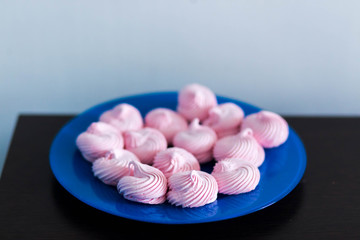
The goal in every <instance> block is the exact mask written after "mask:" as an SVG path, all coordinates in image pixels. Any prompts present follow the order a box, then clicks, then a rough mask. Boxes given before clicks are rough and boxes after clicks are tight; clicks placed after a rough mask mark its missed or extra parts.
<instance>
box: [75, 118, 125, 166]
mask: <svg viewBox="0 0 360 240" xmlns="http://www.w3.org/2000/svg"><path fill="white" fill-rule="evenodd" d="M76 146H77V147H78V148H79V150H80V152H81V154H82V156H83V157H84V158H85V159H86V160H88V161H89V162H93V161H95V160H96V159H98V158H100V157H103V156H105V154H106V153H107V152H108V151H111V150H115V149H123V148H124V139H123V137H122V135H121V134H120V132H119V131H118V130H117V129H116V128H114V127H113V126H111V125H109V124H107V123H104V122H94V123H92V124H91V125H90V126H89V127H88V129H87V130H86V131H85V132H83V133H81V134H80V135H79V136H78V137H77V138H76Z"/></svg>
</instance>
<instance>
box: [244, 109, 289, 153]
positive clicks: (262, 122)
mask: <svg viewBox="0 0 360 240" xmlns="http://www.w3.org/2000/svg"><path fill="white" fill-rule="evenodd" d="M241 127H242V129H245V128H251V129H252V130H253V133H254V137H255V138H256V140H258V142H259V143H260V144H261V145H262V146H263V147H265V148H273V147H278V146H280V145H281V144H283V143H284V142H285V141H286V140H287V138H288V136H289V126H288V124H287V122H286V121H285V119H283V118H282V117H281V116H280V115H278V114H276V113H273V112H269V111H260V112H258V113H254V114H250V115H249V116H247V117H246V118H245V119H244V121H243V123H242V126H241Z"/></svg>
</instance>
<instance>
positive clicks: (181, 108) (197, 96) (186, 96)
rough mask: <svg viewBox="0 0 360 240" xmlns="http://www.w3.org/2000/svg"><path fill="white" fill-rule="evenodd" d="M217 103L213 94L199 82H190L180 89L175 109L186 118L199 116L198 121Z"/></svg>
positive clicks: (190, 118)
mask: <svg viewBox="0 0 360 240" xmlns="http://www.w3.org/2000/svg"><path fill="white" fill-rule="evenodd" d="M216 105H217V100H216V96H215V94H214V93H213V92H212V91H211V90H210V89H209V88H207V87H205V86H202V85H200V84H196V83H194V84H190V85H187V86H185V87H184V88H183V89H181V90H180V92H179V96H178V106H177V111H178V112H179V113H180V114H181V115H183V116H184V117H185V118H186V119H187V120H189V121H191V120H193V119H194V118H199V119H200V121H202V120H204V119H205V118H207V116H208V112H209V110H210V108H212V107H214V106H216Z"/></svg>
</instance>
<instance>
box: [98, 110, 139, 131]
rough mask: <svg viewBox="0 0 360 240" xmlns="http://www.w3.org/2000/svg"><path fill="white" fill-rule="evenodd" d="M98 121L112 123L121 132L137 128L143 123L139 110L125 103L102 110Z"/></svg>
mask: <svg viewBox="0 0 360 240" xmlns="http://www.w3.org/2000/svg"><path fill="white" fill-rule="evenodd" d="M100 121H101V122H106V123H109V124H111V125H113V126H114V127H116V128H117V129H118V130H119V131H121V132H125V131H133V130H139V129H141V128H142V127H143V125H144V124H143V119H142V116H141V114H140V112H139V110H137V108H135V107H134V106H132V105H130V104H127V103H121V104H119V105H116V106H115V107H114V108H113V109H110V110H108V111H106V112H104V113H103V114H101V115H100Z"/></svg>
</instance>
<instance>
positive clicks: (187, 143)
mask: <svg viewBox="0 0 360 240" xmlns="http://www.w3.org/2000/svg"><path fill="white" fill-rule="evenodd" d="M216 140H217V136H216V133H215V131H214V130H212V129H211V128H210V127H207V126H202V125H200V123H199V119H198V118H195V119H194V120H193V121H192V122H191V124H190V125H189V128H188V129H187V130H185V131H182V132H179V133H178V134H176V135H175V137H174V139H173V144H174V146H175V147H179V148H183V149H185V150H187V151H189V152H190V153H192V154H193V155H194V156H195V157H196V159H197V160H198V161H199V163H206V162H209V161H211V159H212V149H213V146H214V144H215V142H216Z"/></svg>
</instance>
